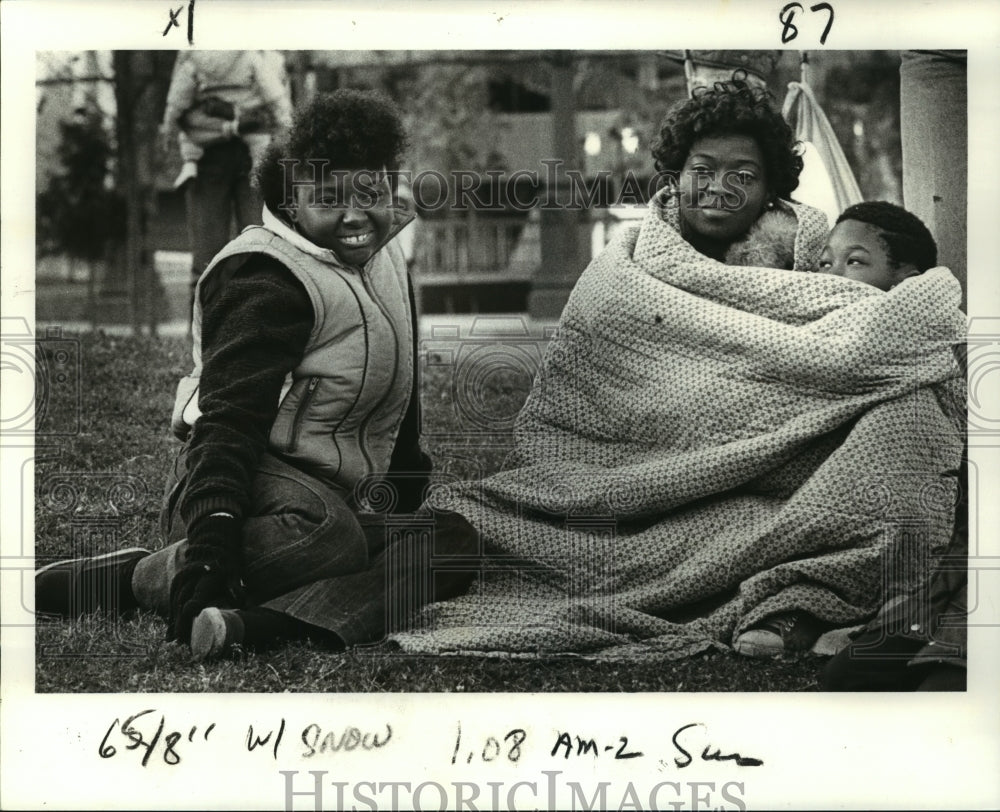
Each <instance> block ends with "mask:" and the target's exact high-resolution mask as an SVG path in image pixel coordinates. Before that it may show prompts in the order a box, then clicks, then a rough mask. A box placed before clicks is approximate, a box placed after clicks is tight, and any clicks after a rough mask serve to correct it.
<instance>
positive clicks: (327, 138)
mask: <svg viewBox="0 0 1000 812" xmlns="http://www.w3.org/2000/svg"><path fill="white" fill-rule="evenodd" d="M406 144H407V139H406V132H405V131H404V129H403V122H402V118H401V115H400V112H399V109H398V108H397V107H396V105H395V104H393V102H391V101H390V100H389V99H387V98H386V97H385V96H383V95H382V94H381V93H377V92H375V91H367V90H364V91H363V90H347V89H341V90H337V91H334V92H333V93H324V94H320V95H317V96H316V97H315V98H314V99H313V100H312V101H310V102H309V103H308V104H306V105H304V106H303V107H301V108H299V109H298V110H296V112H295V117H294V120H293V122H292V127H291V129H290V130H289V132H288V134H287V135H286V136H285V137H284V138H281V139H278V140H277V141H276V142H275V143H272V144H271V146H270V147H269V148H268V150H267V153H266V154H265V156H264V158H263V160H262V161H261V163H260V165H259V166H258V168H257V182H258V185H259V187H260V191H261V196H262V197H263V198H264V203H265V204H266V205H267V207H268V208H269V209H270V210H271V211H272V212H274V213H275V214H279V213H280V212H281V211H282V210H283V208H284V206H285V204H286V203H287V201H289V200H290V195H291V188H292V180H293V177H292V175H293V174H294V175H295V177H296V178H298V179H299V180H302V179H303V178H308V177H311V176H312V173H313V171H314V170H313V167H312V166H310V165H309V164H308V163H306V162H307V161H310V160H312V161H323V162H325V170H326V171H330V170H354V169H371V170H375V171H377V170H380V169H382V168H383V167H385V168H386V169H387V170H388V171H389V172H396V171H398V170H399V165H400V161H401V159H402V155H403V151H404V150H405V148H406ZM289 161H293V162H295V164H294V166H295V172H294V173H293V172H292V165H291V164H289ZM319 168H322V167H319Z"/></svg>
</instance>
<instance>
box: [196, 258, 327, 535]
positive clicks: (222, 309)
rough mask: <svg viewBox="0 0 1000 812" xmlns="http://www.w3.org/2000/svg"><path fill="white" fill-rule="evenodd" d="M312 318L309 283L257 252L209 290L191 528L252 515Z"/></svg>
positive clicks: (204, 318)
mask: <svg viewBox="0 0 1000 812" xmlns="http://www.w3.org/2000/svg"><path fill="white" fill-rule="evenodd" d="M224 271H225V269H222V268H220V269H219V270H218V271H217V273H222V272H224ZM313 320H314V316H313V309H312V304H311V302H310V300H309V296H308V294H307V293H306V290H305V288H304V287H303V286H302V283H301V282H299V281H298V279H296V278H295V276H294V275H293V274H292V273H291V272H290V271H289V270H288V269H287V268H285V267H284V266H283V265H281V264H280V263H278V262H277V261H276V260H274V259H271V258H270V257H266V256H264V255H260V254H254V255H251V256H250V257H249V258H248V259H246V260H245V261H244V262H243V264H242V265H241V266H240V267H238V268H237V269H236V270H235V271H233V272H232V275H231V276H230V277H229V278H228V279H226V280H225V282H224V283H223V284H222V285H221V286H220V287H219V289H218V290H216V291H214V292H209V293H206V298H205V300H203V316H202V339H201V344H202V372H201V382H200V389H199V396H198V405H199V408H200V409H201V417H199V418H198V420H197V422H196V423H195V426H194V430H193V432H192V434H191V438H190V441H189V443H190V444H189V448H188V482H187V486H186V488H185V491H184V496H183V497H182V501H181V505H180V511H181V517H182V519H183V520H184V523H185V524H186V526H187V527H188V529H189V530H190V529H191V528H192V526H193V525H195V524H196V523H197V522H198V520H199V519H201V518H204V517H205V516H208V515H210V514H212V513H218V512H225V513H230V514H232V515H233V516H235V517H236V518H237V519H242V518H243V517H244V516H245V515H246V514H247V511H248V509H249V506H250V494H251V486H252V484H253V478H254V475H255V473H256V470H257V465H258V463H259V461H260V457H261V454H262V453H263V451H264V449H265V448H266V447H267V438H268V434H269V433H270V430H271V426H272V424H273V423H274V419H275V417H276V415H277V413H278V401H279V398H280V396H281V388H282V385H283V384H284V381H285V377H286V376H287V375H288V373H289V372H291V371H292V370H293V369H294V368H295V367H296V366H298V364H299V362H300V361H301V360H302V356H303V354H304V352H305V348H306V345H307V343H308V340H309V336H310V333H311V332H312V328H313Z"/></svg>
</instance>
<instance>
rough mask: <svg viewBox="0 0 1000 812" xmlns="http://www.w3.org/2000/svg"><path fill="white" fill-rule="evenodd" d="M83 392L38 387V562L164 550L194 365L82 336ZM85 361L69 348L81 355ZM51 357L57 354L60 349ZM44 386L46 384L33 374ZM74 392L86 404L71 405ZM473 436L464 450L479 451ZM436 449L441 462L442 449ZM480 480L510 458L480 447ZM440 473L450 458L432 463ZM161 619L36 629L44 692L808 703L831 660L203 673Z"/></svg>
mask: <svg viewBox="0 0 1000 812" xmlns="http://www.w3.org/2000/svg"><path fill="white" fill-rule="evenodd" d="M77 346H78V353H79V359H80V375H79V382H78V383H79V385H78V386H77V381H76V376H75V373H74V372H73V369H72V364H70V365H69V367H68V368H69V370H70V372H69V376H68V377H65V376H64V377H62V378H60V379H59V380H57V379H56V375H57V372H58V374H60V375H61V374H62V372H61V371H60V370H62V369H63V368H64V367H65V366H66V365H65V364H64V365H63V366H62V367H60V366H59V365H58V364H56V363H53V361H54V360H55V361H58V360H59V359H53V358H52V357H47V358H46V365H45V367H46V369H45V374H46V375H47V376H48V377H49V380H50V382H51V385H50V386H48V388H47V389H46V390H44V391H43V390H41V389H40V390H39V403H40V404H41V407H42V408H41V412H40V415H39V419H38V432H39V436H38V439H37V454H36V465H35V491H36V509H35V514H36V515H35V544H36V556H37V558H38V560H39V563H47V562H48V561H52V560H55V559H57V558H62V557H67V556H73V555H78V554H81V552H83V551H87V552H89V553H91V554H96V553H101V552H107V551H109V550H112V549H117V548H119V547H125V546H145V547H150V548H154V549H155V548H157V547H158V546H160V541H159V508H160V498H161V493H162V489H163V483H164V480H165V474H166V467H167V464H168V462H169V460H170V459H171V458H172V455H173V453H174V451H175V449H176V441H175V440H173V439H172V438H171V436H170V433H169V429H168V425H169V419H170V408H171V404H172V400H173V390H174V387H175V385H176V382H177V379H178V377H179V376H180V375H182V374H184V373H185V372H186V371H187V370H188V367H189V364H190V357H189V348H188V342H187V340H185V339H179V338H162V339H152V338H148V337H129V338H121V337H110V336H107V335H104V334H96V335H90V334H88V335H85V336H82V337H80V338H79V343H78V345H77ZM75 351H77V350H74V352H75ZM50 355H51V353H50ZM446 375H447V372H446V370H443V369H441V368H437V369H435V368H433V367H432V368H430V371H429V373H428V374H427V375H425V377H424V380H423V394H422V403H423V405H424V425H425V426H426V427H427V428H428V429H429V431H428V436H432V437H433V436H441V435H443V434H447V433H448V421H449V420H451V419H452V417H451V415H452V410H451V405H450V402H449V397H450V396H449V392H448V386H447V385H446V381H447V379H446ZM39 377H41V375H40V376H39ZM488 385H489V386H491V387H495V391H493V392H491V393H490V394H491V396H492V397H491V402H492V403H493V404H494V408H496V409H498V411H499V412H500V413H503V414H509V413H512V410H515V409H516V408H517V406H518V405H520V403H521V402H523V400H524V397H525V396H526V394H527V386H528V382H527V380H526V378H524V376H516V377H511V378H510V379H508V380H505V379H503V377H502V376H499V379H496V378H494V379H492V380H491V381H490V383H489V384H488ZM77 390H78V391H79V395H80V397H79V407H78V406H77V402H76V399H75V395H74V393H75V392H76V391H77ZM477 442H478V440H476V439H470V440H469V443H470V446H474V445H475V444H476V443H477ZM428 450H429V451H430V452H431V453H432V454H434V452H435V448H434V445H433V442H431V443H428ZM471 450H472V451H474V452H475V453H474V454H473V455H470V456H472V457H474V458H475V459H476V460H477V461H478V463H479V465H480V466H481V467H482V470H483V471H484V472H486V473H489V472H490V471H493V470H496V469H497V468H498V467H499V466H500V464H501V461H502V457H503V448H501V447H498V446H497V445H496V443H495V440H494V441H493V444H492V445H490V446H489V447H486V446H485V445H484V447H482V448H472V449H471ZM436 462H440V459H438V460H436ZM165 630H166V626H165V624H164V622H163V621H162V620H160V619H159V618H157V617H155V616H153V615H150V614H142V615H139V616H138V617H135V618H133V619H129V620H117V621H116V620H108V619H105V618H102V617H97V616H91V617H85V618H81V619H78V620H74V621H62V620H50V619H39V621H38V624H37V627H36V654H37V662H36V689H37V690H38V691H39V692H74V691H108V692H120V691H143V692H147V691H148V692H174V691H184V692H190V691H220V692H224V691H240V692H248V691H315V692H318V691H362V692H363V691H435V692H452V691H465V692H474V691H810V690H818V683H817V677H818V674H819V671H820V669H821V667H822V665H823V663H824V660H823V659H822V658H819V657H815V656H810V655H803V656H798V657H788V658H785V659H781V660H775V661H759V660H749V659H747V658H744V657H739V656H737V655H735V654H730V653H719V652H713V653H710V654H707V655H703V656H700V657H696V658H692V659H689V660H684V661H681V662H671V663H662V662H639V663H628V664H624V663H608V662H592V661H586V660H582V659H580V658H570V657H545V658H532V659H512V658H500V657H497V658H483V657H457V656H442V657H424V656H411V655H400V654H399V653H398V652H394V651H390V650H388V649H386V648H385V647H380V646H375V647H371V648H366V649H356V650H353V651H349V652H346V653H330V652H327V651H323V650H322V649H320V648H318V647H317V646H315V645H313V644H311V643H294V644H290V645H288V646H285V647H284V648H281V649H279V650H277V651H274V652H269V653H267V654H244V655H240V656H239V657H238V658H237V659H233V660H225V661H222V662H213V663H208V664H195V663H192V662H191V660H190V656H189V652H188V651H187V649H186V648H185V647H182V646H179V645H177V644H175V643H166V642H164V635H165Z"/></svg>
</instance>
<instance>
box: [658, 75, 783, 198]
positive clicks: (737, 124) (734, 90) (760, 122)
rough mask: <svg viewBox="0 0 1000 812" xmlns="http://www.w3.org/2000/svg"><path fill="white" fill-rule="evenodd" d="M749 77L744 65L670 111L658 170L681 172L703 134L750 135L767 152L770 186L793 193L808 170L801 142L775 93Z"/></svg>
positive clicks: (663, 130) (664, 124) (665, 120)
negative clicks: (780, 110)
mask: <svg viewBox="0 0 1000 812" xmlns="http://www.w3.org/2000/svg"><path fill="white" fill-rule="evenodd" d="M745 79H746V72H745V71H742V70H738V71H736V72H735V73H733V78H732V79H731V80H730V81H728V82H716V83H715V86H714V87H712V88H707V87H699V88H695V90H694V93H693V94H692V98H690V99H686V100H685V101H683V102H679V103H678V104H675V105H674V106H673V107H672V108H670V110H668V111H667V114H666V115H665V116H664V117H663V121H662V122H661V124H660V132H659V135H658V136H657V138H656V139H655V140H654V142H653V148H652V153H653V160H654V163H655V166H656V169H657V171H659V172H663V173H666V174H671V173H676V172H680V170H681V169H682V168H683V166H684V162H685V161H686V160H687V157H688V155H689V154H690V152H691V147H692V146H693V145H694V142H695V141H697V140H698V139H699V138H705V137H706V136H717V135H748V136H750V137H751V138H753V139H754V140H755V141H756V142H757V144H758V145H759V146H760V150H761V152H762V153H763V155H764V164H765V166H764V171H765V172H766V173H767V183H768V187H769V188H770V190H771V191H772V192H773V193H774V194H776V195H777V196H778V197H783V198H786V199H787V198H788V196H789V195H790V194H791V193H792V191H794V189H795V188H796V187H797V186H798V185H799V174H800V173H801V172H802V156H801V154H800V149H799V145H798V143H797V142H796V141H795V137H794V135H793V134H792V129H791V127H789V126H788V123H787V122H786V121H785V120H784V119H783V118H782V117H781V115H780V114H779V113H777V112H775V110H774V109H773V108H772V107H771V104H770V99H771V94H770V93H768V92H767V91H766V90H763V89H756V88H752V87H750V86H749V85H748V84H747V83H746V82H745V81H744V80H745Z"/></svg>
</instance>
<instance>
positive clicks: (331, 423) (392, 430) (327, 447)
mask: <svg viewBox="0 0 1000 812" xmlns="http://www.w3.org/2000/svg"><path fill="white" fill-rule="evenodd" d="M292 233H294V232H292ZM310 245H311V244H310ZM311 247H312V248H313V250H310V251H306V250H303V249H302V248H300V247H297V246H296V245H294V244H293V243H292V242H291V241H290V240H287V239H285V238H284V237H282V236H281V235H280V234H279V233H276V232H275V231H273V230H270V229H268V228H265V227H261V226H251V227H249V228H247V229H245V230H244V231H243V233H242V234H240V236H239V237H237V238H236V239H235V240H233V241H232V242H230V243H229V244H228V245H227V246H226V247H225V248H224V249H223V250H222V251H221V252H219V254H217V255H216V257H215V259H213V260H212V263H211V264H210V265H209V266H208V268H207V269H206V270H205V273H204V274H202V276H201V279H199V281H198V288H197V290H196V292H195V309H194V320H193V323H192V334H193V337H194V370H193V371H192V373H191V374H190V375H188V376H186V377H185V378H183V379H182V380H181V382H180V384H179V385H178V389H177V398H176V401H175V403H174V416H173V421H172V428H173V430H174V433H175V434H176V435H177V436H179V437H181V438H182V439H183V437H184V436H185V435H186V434H187V432H188V431H189V430H190V426H191V425H193V424H194V421H195V420H196V419H197V417H198V415H199V414H200V411H199V410H198V408H197V393H198V380H199V377H200V375H201V319H202V312H201V292H202V290H203V289H204V286H205V285H207V284H211V283H212V281H213V274H215V273H217V272H218V269H219V268H220V266H224V265H225V264H226V263H225V260H227V259H229V258H230V257H234V256H238V255H241V254H250V253H257V254H266V255H267V256H270V257H273V258H274V259H276V260H277V261H279V262H280V263H281V264H282V265H284V266H285V267H286V268H288V270H289V271H291V272H292V273H293V274H295V276H296V278H297V279H298V280H299V281H300V282H301V283H302V284H303V286H304V287H305V289H306V291H307V292H308V294H309V299H310V301H311V302H312V306H313V313H314V315H315V321H314V324H313V330H312V334H311V335H310V337H309V342H308V344H307V346H306V350H305V354H304V355H303V358H302V361H301V362H300V363H299V365H298V366H297V367H296V368H295V369H294V370H293V371H292V373H291V375H290V376H289V379H288V380H286V382H285V388H284V389H283V390H282V397H281V402H280V406H279V409H278V415H277V417H276V418H275V421H274V424H273V426H272V427H271V433H270V436H269V439H268V449H269V450H270V451H271V452H272V453H273V454H275V455H277V456H280V457H282V458H284V459H286V460H288V461H289V462H291V463H292V464H294V465H296V466H297V467H300V468H302V469H303V470H306V471H307V472H309V473H311V474H312V475H313V476H316V477H317V478H318V479H320V480H322V481H325V482H327V483H328V484H330V485H331V486H333V487H338V488H343V489H346V490H348V491H350V490H352V489H353V488H354V486H355V485H356V484H357V483H358V482H359V481H360V480H361V479H363V478H364V477H366V476H369V475H371V474H382V473H385V472H386V471H387V470H388V468H389V459H390V457H391V455H392V449H393V445H394V444H395V441H396V435H397V433H398V431H399V425H400V423H401V422H402V419H403V414H404V412H405V411H406V407H407V404H408V402H409V397H410V392H411V389H412V385H413V324H412V320H411V314H410V304H409V294H408V282H407V274H406V262H405V260H404V259H403V255H402V250H401V249H400V247H399V246H398V245H397V243H396V241H394V240H393V241H390V242H389V243H388V244H387V245H385V246H384V247H383V248H381V249H380V250H379V251H378V252H377V253H376V254H375V256H374V257H373V258H372V259H371V260H369V262H368V264H367V265H366V266H365V267H364V269H363V270H360V271H359V270H358V269H356V268H351V267H348V266H345V265H343V264H342V263H340V262H339V260H337V258H336V256H335V255H334V254H333V252H332V251H326V250H323V249H318V248H315V246H311Z"/></svg>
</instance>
